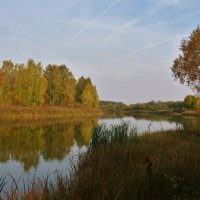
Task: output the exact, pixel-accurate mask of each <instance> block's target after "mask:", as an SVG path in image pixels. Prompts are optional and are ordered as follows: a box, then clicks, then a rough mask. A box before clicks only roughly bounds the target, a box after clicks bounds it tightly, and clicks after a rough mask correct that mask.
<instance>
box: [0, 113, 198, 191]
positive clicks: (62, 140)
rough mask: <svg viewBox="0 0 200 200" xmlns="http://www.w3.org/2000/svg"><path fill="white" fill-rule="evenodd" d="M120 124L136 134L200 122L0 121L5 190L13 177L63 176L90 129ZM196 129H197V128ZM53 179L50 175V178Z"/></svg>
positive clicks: (133, 118)
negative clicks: (128, 126) (124, 124)
mask: <svg viewBox="0 0 200 200" xmlns="http://www.w3.org/2000/svg"><path fill="white" fill-rule="evenodd" d="M122 121H126V122H129V123H130V124H131V126H135V127H136V128H137V130H138V135H141V134H143V133H145V132H155V131H160V130H174V129H179V128H184V129H187V128H190V129H191V128H198V129H199V127H200V119H196V118H177V117H173V116H155V115H146V116H144V115H135V116H129V117H122V118H118V117H115V118H102V119H98V118H84V119H70V120H69V119H57V120H55V119H54V120H44V119H43V120H30V119H29V120H1V122H0V176H5V175H7V181H6V185H5V188H6V190H7V189H9V188H10V187H11V180H12V178H11V177H13V178H14V179H16V180H19V187H21V185H22V184H23V179H24V180H27V177H28V179H29V180H31V179H32V178H33V177H45V176H47V174H51V173H52V172H54V171H55V170H59V171H60V172H62V173H67V172H68V170H69V169H70V164H71V160H73V161H75V162H76V161H77V157H78V155H79V154H80V153H83V152H86V151H87V147H88V145H89V143H90V140H91V137H92V133H93V129H94V127H95V126H97V125H98V124H101V123H105V124H106V125H107V126H109V125H111V124H118V123H121V122H122ZM199 130H200V129H199ZM52 179H53V176H52Z"/></svg>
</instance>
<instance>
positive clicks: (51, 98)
mask: <svg viewBox="0 0 200 200" xmlns="http://www.w3.org/2000/svg"><path fill="white" fill-rule="evenodd" d="M45 77H46V78H47V80H48V87H47V90H46V94H47V102H48V103H49V104H50V105H72V104H73V103H74V102H75V85H76V80H75V78H74V76H73V74H72V72H71V71H69V69H68V68H67V67H66V66H65V65H60V66H57V65H48V66H47V68H46V70H45Z"/></svg>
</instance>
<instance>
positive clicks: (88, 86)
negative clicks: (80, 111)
mask: <svg viewBox="0 0 200 200" xmlns="http://www.w3.org/2000/svg"><path fill="white" fill-rule="evenodd" d="M0 103H1V104H6V105H22V106H41V105H51V106H69V107H73V106H74V105H77V104H80V105H83V106H86V107H98V105H99V97H98V94H97V90H96V87H95V85H93V83H92V81H91V79H90V78H84V77H81V78H79V79H78V80H76V79H75V77H74V75H73V74H72V72H71V71H70V70H69V68H68V67H67V66H66V65H56V64H53V65H52V64H49V65H47V66H46V68H45V69H43V67H42V64H41V63H40V62H39V63H36V62H35V61H34V60H33V59H29V60H28V62H27V64H23V63H21V64H15V63H13V62H12V61H11V60H6V61H3V65H2V67H1V69H0Z"/></svg>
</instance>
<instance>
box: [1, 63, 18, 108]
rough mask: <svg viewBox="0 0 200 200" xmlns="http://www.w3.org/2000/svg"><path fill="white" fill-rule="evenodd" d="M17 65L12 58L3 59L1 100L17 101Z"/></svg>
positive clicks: (7, 101)
mask: <svg viewBox="0 0 200 200" xmlns="http://www.w3.org/2000/svg"><path fill="white" fill-rule="evenodd" d="M16 72H17V65H15V64H14V63H13V62H12V61H11V60H6V61H3V65H2V70H1V73H2V76H3V80H2V84H1V101H2V102H3V103H5V102H6V103H9V104H12V103H13V102H15V92H14V91H15V87H16V84H15V81H16Z"/></svg>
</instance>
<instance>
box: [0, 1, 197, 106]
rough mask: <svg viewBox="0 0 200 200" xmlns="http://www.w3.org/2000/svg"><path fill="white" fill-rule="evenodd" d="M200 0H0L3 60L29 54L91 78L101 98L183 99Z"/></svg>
mask: <svg viewBox="0 0 200 200" xmlns="http://www.w3.org/2000/svg"><path fill="white" fill-rule="evenodd" d="M199 6H200V0H28V1H27V0H18V1H15V0H6V1H5V0H0V64H1V65H2V62H3V60H7V59H11V60H12V61H14V62H16V63H21V62H22V63H25V62H27V60H28V59H29V58H33V59H34V60H35V61H36V62H39V61H41V62H42V64H43V66H46V65H47V64H66V65H67V66H68V67H69V69H70V70H71V71H72V72H73V74H74V76H75V77H77V78H78V77H80V76H86V77H91V79H92V81H93V83H94V84H95V85H96V87H97V90H98V93H99V96H100V99H101V100H111V101H121V102H124V103H127V104H131V103H138V102H148V101H151V100H155V101H158V100H161V101H168V100H183V99H184V97H185V96H186V95H188V94H193V93H192V91H191V90H190V89H189V88H187V87H186V86H183V85H180V84H179V82H178V81H174V78H173V77H172V72H171V70H170V67H171V66H172V65H173V60H174V59H175V58H176V57H177V56H178V54H180V53H181V52H180V51H179V46H180V42H181V40H182V39H183V38H187V37H188V36H189V35H190V33H191V32H192V30H194V29H195V28H196V27H197V26H198V25H199V24H200V12H199Z"/></svg>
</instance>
